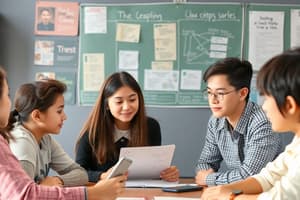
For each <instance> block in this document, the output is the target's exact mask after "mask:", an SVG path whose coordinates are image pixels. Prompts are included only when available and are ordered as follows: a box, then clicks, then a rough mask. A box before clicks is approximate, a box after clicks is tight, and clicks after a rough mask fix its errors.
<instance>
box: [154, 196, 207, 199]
mask: <svg viewBox="0 0 300 200" xmlns="http://www.w3.org/2000/svg"><path fill="white" fill-rule="evenodd" d="M200 199H201V198H200V197H199V198H189V197H159V196H157V197H154V198H153V200H200Z"/></svg>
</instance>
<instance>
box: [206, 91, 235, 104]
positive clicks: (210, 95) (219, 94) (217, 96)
mask: <svg viewBox="0 0 300 200" xmlns="http://www.w3.org/2000/svg"><path fill="white" fill-rule="evenodd" d="M235 91H236V90H231V91H228V92H216V93H214V92H211V91H207V90H204V91H203V96H204V97H205V98H206V99H208V98H215V99H217V100H218V101H222V100H223V99H224V96H225V95H227V94H230V93H232V92H235Z"/></svg>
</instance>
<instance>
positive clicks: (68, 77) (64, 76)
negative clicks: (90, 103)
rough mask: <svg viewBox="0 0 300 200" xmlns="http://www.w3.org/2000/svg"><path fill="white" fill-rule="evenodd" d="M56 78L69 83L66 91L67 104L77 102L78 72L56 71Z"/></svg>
mask: <svg viewBox="0 0 300 200" xmlns="http://www.w3.org/2000/svg"><path fill="white" fill-rule="evenodd" d="M55 74H56V75H55V79H56V80H59V81H61V82H63V83H65V84H66V85H67V91H66V92H65V93H64V98H65V104H66V105H73V104H75V103H76V72H56V73H55Z"/></svg>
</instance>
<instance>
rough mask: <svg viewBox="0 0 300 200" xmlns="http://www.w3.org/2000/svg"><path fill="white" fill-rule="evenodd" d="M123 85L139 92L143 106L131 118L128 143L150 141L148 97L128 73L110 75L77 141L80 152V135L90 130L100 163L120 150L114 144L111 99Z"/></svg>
mask: <svg viewBox="0 0 300 200" xmlns="http://www.w3.org/2000/svg"><path fill="white" fill-rule="evenodd" d="M123 86H127V87H130V88H131V89H132V90H133V91H134V92H136V93H137V95H138V99H139V109H138V111H137V113H136V115H135V116H134V117H133V119H132V120H131V124H130V126H131V127H130V134H131V135H130V141H129V144H128V146H145V145H147V144H148V131H147V130H148V129H147V119H146V112H145V106H144V97H143V94H142V91H141V89H140V86H139V85H138V83H137V82H136V80H135V79H134V78H133V77H132V76H131V75H130V74H129V73H127V72H117V73H114V74H112V75H111V76H109V77H108V78H107V79H106V80H105V82H104V83H103V85H102V88H101V89H100V93H99V96H98V99H97V101H96V104H95V106H94V108H93V110H92V112H91V114H90V116H89V117H88V119H87V121H86V123H85V125H84V126H83V129H82V130H81V131H80V135H79V139H78V141H77V143H76V151H77V149H78V142H79V140H80V138H81V137H82V136H83V135H84V134H85V133H86V132H88V133H89V143H90V145H91V147H92V149H93V152H94V153H95V155H96V157H97V160H98V162H99V163H100V164H101V163H105V162H106V161H107V160H111V159H115V158H116V157H117V156H118V154H119V152H118V150H117V149H116V148H115V145H114V137H113V133H114V117H113V116H112V115H111V113H110V111H109V110H108V109H107V108H108V98H109V97H111V96H112V95H113V94H114V93H115V92H116V91H117V90H118V89H120V88H121V87H123Z"/></svg>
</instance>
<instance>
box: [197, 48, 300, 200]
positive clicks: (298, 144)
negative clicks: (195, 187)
mask: <svg viewBox="0 0 300 200" xmlns="http://www.w3.org/2000/svg"><path fill="white" fill-rule="evenodd" d="M299 77H300V48H296V49H291V50H287V51H285V52H283V53H282V54H280V55H277V56H275V57H273V58H271V59H270V60H269V61H267V62H266V63H265V64H264V65H263V66H262V68H261V69H260V71H259V72H258V75H257V88H258V91H259V93H260V94H262V95H263V96H264V103H263V106H262V107H263V110H264V111H265V113H266V115H267V117H268V118H269V120H270V121H271V123H272V129H273V130H274V131H276V132H292V133H294V134H295V136H294V139H293V141H292V142H291V144H289V145H288V146H287V147H286V148H285V151H284V152H283V153H281V154H280V155H279V156H278V157H277V158H276V159H275V160H274V161H273V162H270V163H268V164H267V166H266V167H265V168H263V169H262V170H261V172H260V173H259V174H257V175H254V176H251V177H249V178H247V179H245V180H242V181H238V182H235V183H232V184H228V185H223V186H216V187H210V188H207V189H206V190H205V191H204V193H203V194H202V196H201V199H202V200H209V199H214V200H218V199H230V200H233V199H235V200H242V199H247V200H249V199H259V200H269V199H270V200H271V199H288V200H290V199H300V170H299V169H300V90H299V88H300V78H299Z"/></svg>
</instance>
